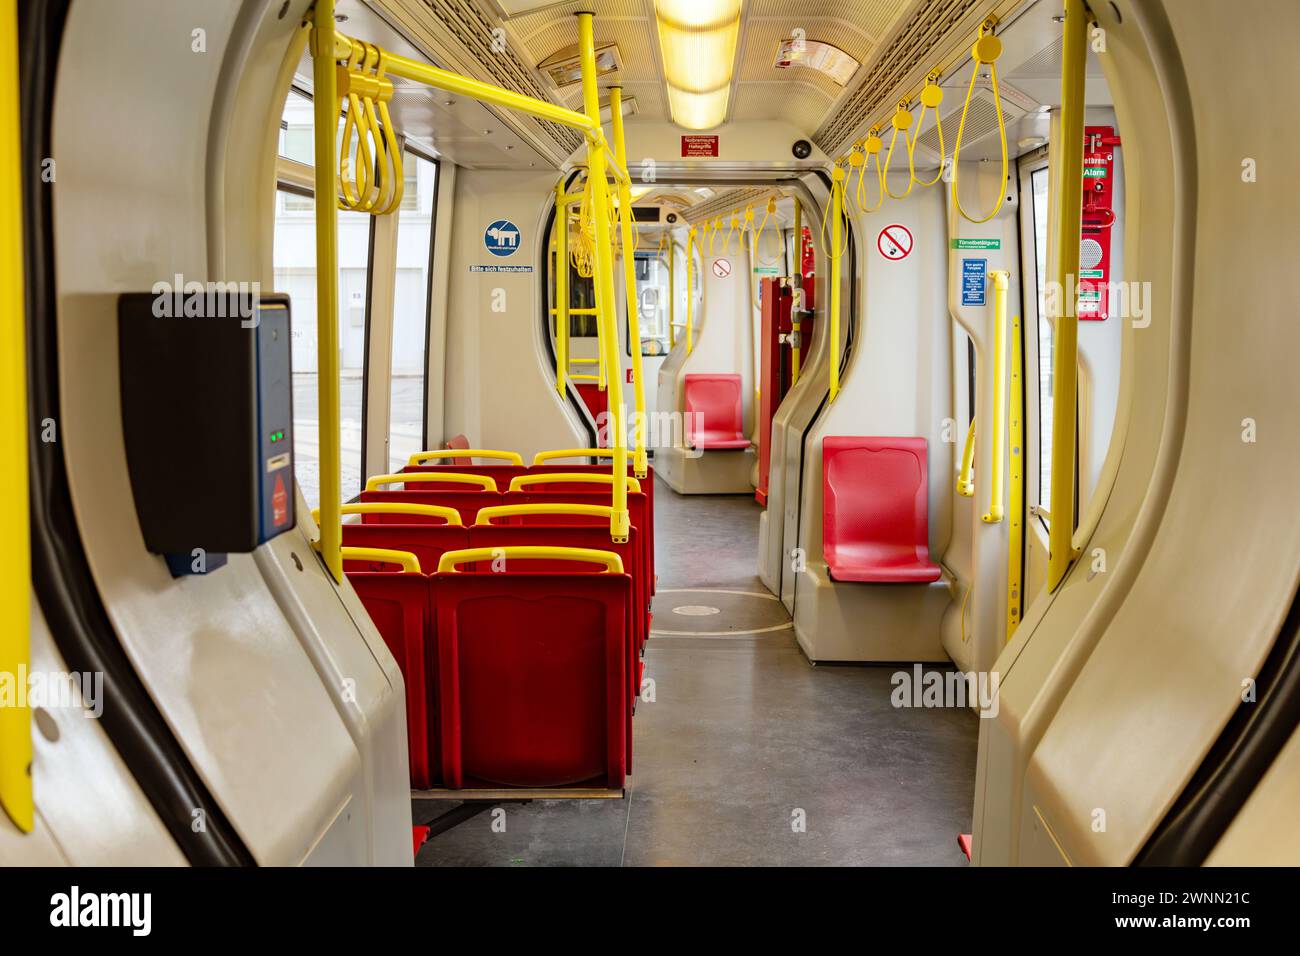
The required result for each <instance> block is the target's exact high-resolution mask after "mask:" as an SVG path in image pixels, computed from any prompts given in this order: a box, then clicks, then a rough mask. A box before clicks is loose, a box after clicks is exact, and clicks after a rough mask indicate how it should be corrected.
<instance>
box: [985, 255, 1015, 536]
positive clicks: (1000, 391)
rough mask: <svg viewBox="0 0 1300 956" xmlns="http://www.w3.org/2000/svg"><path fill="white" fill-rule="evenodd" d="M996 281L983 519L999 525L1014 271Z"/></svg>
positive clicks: (994, 276) (997, 272) (998, 272)
mask: <svg viewBox="0 0 1300 956" xmlns="http://www.w3.org/2000/svg"><path fill="white" fill-rule="evenodd" d="M989 281H991V282H992V283H993V445H992V448H991V449H990V450H991V451H992V452H993V460H992V461H991V462H990V468H989V510H988V511H986V512H984V515H983V517H982V518H981V520H982V521H983V522H984V523H985V524H995V523H996V522H998V521H1001V520H1002V515H1003V506H1002V496H1003V493H1004V491H1005V490H1006V471H1005V469H1006V460H1007V288H1008V287H1009V285H1010V281H1011V273H1010V272H1006V271H1005V270H1002V269H994V270H993V271H992V272H990V273H989Z"/></svg>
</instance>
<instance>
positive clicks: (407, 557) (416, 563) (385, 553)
mask: <svg viewBox="0 0 1300 956" xmlns="http://www.w3.org/2000/svg"><path fill="white" fill-rule="evenodd" d="M340 550H341V551H342V553H343V560H344V561H382V562H383V563H384V564H398V565H401V567H402V571H403V572H404V573H407V574H419V573H421V572H420V559H419V558H417V557H416V556H415V555H413V554H411V552H410V551H394V550H392V549H391V548H352V547H346V546H345V547H343V548H341V549H340Z"/></svg>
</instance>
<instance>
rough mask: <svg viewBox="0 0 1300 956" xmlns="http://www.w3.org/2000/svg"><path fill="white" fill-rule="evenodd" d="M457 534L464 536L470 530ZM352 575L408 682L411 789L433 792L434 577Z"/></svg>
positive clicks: (436, 749) (438, 767)
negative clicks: (431, 585) (431, 593)
mask: <svg viewBox="0 0 1300 956" xmlns="http://www.w3.org/2000/svg"><path fill="white" fill-rule="evenodd" d="M353 527H364V526H363V525H355V526H353ZM433 530H437V531H441V530H443V529H441V528H435V529H433ZM451 530H457V531H461V532H464V530H465V529H463V528H456V529H451ZM345 533H346V532H345ZM346 564H354V565H355V564H357V562H346ZM420 566H421V568H424V567H425V566H424V565H423V564H421V565H420ZM432 567H437V565H436V564H434V565H432ZM347 576H348V581H350V582H351V584H352V587H353V589H354V590H355V591H356V592H357V597H359V598H360V599H361V603H362V604H363V605H364V606H365V609H366V611H367V612H368V613H369V614H370V618H371V620H373V621H374V622H375V627H376V628H377V629H378V631H379V633H380V636H382V637H383V639H384V643H385V644H387V645H388V649H389V651H391V652H392V655H393V657H394V658H395V659H396V660H397V666H398V668H399V669H400V670H401V672H402V680H404V681H405V682H406V743H407V750H408V751H409V760H410V766H411V786H412V787H415V788H416V789H420V790H427V789H428V788H430V787H432V786H434V785H435V784H437V783H438V782H439V781H440V778H441V771H442V760H441V753H440V745H439V735H438V724H437V719H438V715H437V710H436V708H435V707H434V704H433V697H432V695H433V693H434V688H435V687H436V686H437V674H436V670H437V661H436V659H435V657H434V647H433V645H432V642H431V641H430V637H431V627H432V623H433V615H432V613H431V609H430V605H429V578H428V577H427V576H425V575H424V574H416V573H403V572H400V571H397V572H392V571H354V570H349V571H348V572H347Z"/></svg>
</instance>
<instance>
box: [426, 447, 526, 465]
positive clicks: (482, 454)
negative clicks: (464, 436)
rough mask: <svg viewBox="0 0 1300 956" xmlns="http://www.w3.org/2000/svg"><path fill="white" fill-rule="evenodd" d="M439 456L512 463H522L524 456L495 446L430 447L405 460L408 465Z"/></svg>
mask: <svg viewBox="0 0 1300 956" xmlns="http://www.w3.org/2000/svg"><path fill="white" fill-rule="evenodd" d="M440 458H487V459H489V460H491V461H505V462H509V463H510V464H512V465H522V464H523V463H524V456H523V455H521V454H519V452H517V451H501V450H499V449H496V448H432V449H430V450H428V451H417V452H416V453H415V454H414V455H412V456H411V457H410V458H408V459H407V460H406V463H407V464H408V465H422V464H424V463H425V462H426V461H435V460H437V459H440Z"/></svg>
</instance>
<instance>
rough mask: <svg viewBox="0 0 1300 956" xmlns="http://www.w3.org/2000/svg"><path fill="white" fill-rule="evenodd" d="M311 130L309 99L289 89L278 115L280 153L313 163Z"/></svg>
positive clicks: (297, 160)
mask: <svg viewBox="0 0 1300 956" xmlns="http://www.w3.org/2000/svg"><path fill="white" fill-rule="evenodd" d="M311 130H312V107H311V100H310V99H309V98H308V97H306V96H303V95H302V94H301V93H299V92H298V91H297V90H290V91H289V98H288V99H286V100H285V101H284V113H283V115H282V116H281V117H280V155H281V156H283V157H284V158H285V159H292V160H293V161H294V162H296V163H303V164H304V165H307V166H311V165H313V156H312V137H311ZM309 207H310V203H309Z"/></svg>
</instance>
